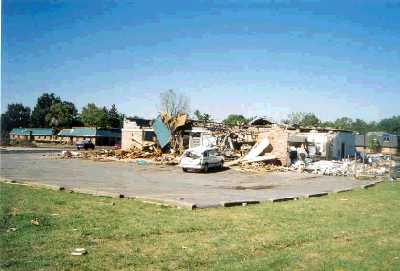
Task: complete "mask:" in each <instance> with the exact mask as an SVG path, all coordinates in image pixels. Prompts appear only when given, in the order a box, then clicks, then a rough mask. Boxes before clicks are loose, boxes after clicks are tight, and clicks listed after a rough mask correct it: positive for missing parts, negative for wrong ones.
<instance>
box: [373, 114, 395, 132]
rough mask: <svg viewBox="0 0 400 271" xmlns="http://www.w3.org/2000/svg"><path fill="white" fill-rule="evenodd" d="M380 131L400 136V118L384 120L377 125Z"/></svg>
mask: <svg viewBox="0 0 400 271" xmlns="http://www.w3.org/2000/svg"><path fill="white" fill-rule="evenodd" d="M377 128H378V129H379V130H382V131H385V132H388V133H392V134H397V135H400V116H393V117H391V118H387V119H383V120H381V121H380V122H379V123H378V124H377Z"/></svg>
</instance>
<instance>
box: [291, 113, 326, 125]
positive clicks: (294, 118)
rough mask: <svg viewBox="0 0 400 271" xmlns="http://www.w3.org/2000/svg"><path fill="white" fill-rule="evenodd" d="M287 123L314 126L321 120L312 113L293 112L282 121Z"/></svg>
mask: <svg viewBox="0 0 400 271" xmlns="http://www.w3.org/2000/svg"><path fill="white" fill-rule="evenodd" d="M283 122H284V123H286V124H289V125H298V126H312V127H316V126H319V125H320V124H321V121H320V120H319V118H318V117H317V116H316V115H315V114H314V113H305V112H295V113H291V114H289V115H288V118H287V119H286V120H284V121H283Z"/></svg>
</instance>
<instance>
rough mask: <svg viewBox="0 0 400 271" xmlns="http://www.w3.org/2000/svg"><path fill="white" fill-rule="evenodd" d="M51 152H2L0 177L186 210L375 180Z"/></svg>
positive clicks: (312, 193)
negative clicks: (193, 168) (185, 167)
mask: <svg viewBox="0 0 400 271" xmlns="http://www.w3.org/2000/svg"><path fill="white" fill-rule="evenodd" d="M56 153H57V152H47V151H42V152H23V151H19V152H7V151H2V153H1V177H2V179H7V180H15V181H23V182H35V183H42V184H47V185H56V186H61V187H64V188H65V189H71V190H76V191H80V192H87V193H91V194H107V193H108V194H112V195H123V196H124V197H133V198H140V199H142V200H148V201H155V202H162V203H167V204H172V205H176V206H181V207H188V208H207V207H217V206H232V205H240V204H246V203H247V204H250V203H258V202H268V201H281V200H288V199H293V198H302V197H313V196H316V197H317V196H322V195H325V194H326V193H331V192H341V191H346V190H351V189H355V188H360V187H365V186H369V185H372V184H374V183H375V182H376V181H374V180H362V181H361V180H353V179H352V178H347V177H331V176H316V175H307V174H300V173H296V172H277V173H264V174H250V173H244V172H238V171H235V170H229V169H226V170H223V171H219V172H210V173H207V174H204V173H183V172H182V170H181V169H180V168H179V167H175V166H160V165H153V164H145V165H138V164H137V163H134V162H131V163H127V162H96V161H90V160H78V159H71V160H65V159H54V156H55V155H56Z"/></svg>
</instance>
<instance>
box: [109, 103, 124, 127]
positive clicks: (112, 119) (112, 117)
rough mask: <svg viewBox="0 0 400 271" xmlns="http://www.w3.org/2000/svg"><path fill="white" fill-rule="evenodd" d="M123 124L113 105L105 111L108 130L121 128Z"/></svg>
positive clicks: (120, 115) (121, 117)
mask: <svg viewBox="0 0 400 271" xmlns="http://www.w3.org/2000/svg"><path fill="white" fill-rule="evenodd" d="M122 122H123V116H122V114H120V113H119V112H118V110H117V107H116V106H115V104H113V105H112V106H111V108H110V110H108V111H107V126H108V127H110V128H121V127H122Z"/></svg>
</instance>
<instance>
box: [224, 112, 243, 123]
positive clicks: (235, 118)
mask: <svg viewBox="0 0 400 271" xmlns="http://www.w3.org/2000/svg"><path fill="white" fill-rule="evenodd" d="M247 121H248V120H247V119H246V117H245V116H243V115H236V114H230V115H228V117H227V118H226V119H224V120H223V121H222V122H223V123H225V124H227V125H242V124H246V123H247Z"/></svg>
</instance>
